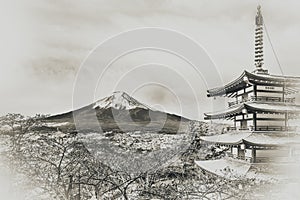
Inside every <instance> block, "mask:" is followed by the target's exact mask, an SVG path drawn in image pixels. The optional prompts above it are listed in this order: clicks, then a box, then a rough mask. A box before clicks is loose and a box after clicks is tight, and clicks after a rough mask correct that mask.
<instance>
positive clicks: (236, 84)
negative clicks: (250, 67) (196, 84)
mask: <svg viewBox="0 0 300 200" xmlns="http://www.w3.org/2000/svg"><path fill="white" fill-rule="evenodd" d="M245 75H246V71H244V72H243V73H242V74H241V75H240V76H239V77H238V78H237V79H235V80H233V81H231V82H230V83H228V84H226V85H225V86H221V87H216V88H212V89H209V90H207V96H208V97H213V96H222V95H225V94H229V93H232V92H234V91H236V90H238V89H240V88H243V87H244V86H245V85H246V82H245V81H244V76H245Z"/></svg>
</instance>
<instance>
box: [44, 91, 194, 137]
mask: <svg viewBox="0 0 300 200" xmlns="http://www.w3.org/2000/svg"><path fill="white" fill-rule="evenodd" d="M74 115H76V116H77V117H78V118H80V123H81V126H80V127H81V128H82V127H84V128H83V130H81V131H97V130H99V125H100V127H101V129H102V130H103V131H104V132H106V131H123V132H124V131H136V130H143V131H157V132H163V133H177V132H180V127H182V126H183V127H186V125H187V124H188V122H189V121H190V120H189V119H187V118H184V117H181V116H178V115H175V114H170V113H166V112H162V111H158V110H155V109H152V108H151V107H149V106H147V105H145V104H143V103H141V102H139V101H138V100H136V99H134V98H133V97H131V96H130V95H128V94H127V93H125V92H121V91H117V92H114V93H113V94H112V95H111V96H108V97H105V98H102V99H100V100H98V101H96V102H94V103H92V104H90V105H87V106H84V107H82V108H79V109H77V110H73V111H70V112H67V113H63V114H59V115H53V116H50V117H48V118H47V119H46V122H48V123H49V122H50V123H60V124H63V123H67V124H68V125H67V126H62V127H60V128H67V129H74V130H75V129H76V128H75V123H74ZM95 115H96V117H97V123H95V120H91V119H94V118H95ZM77 117H76V118H77ZM76 123H78V122H76Z"/></svg>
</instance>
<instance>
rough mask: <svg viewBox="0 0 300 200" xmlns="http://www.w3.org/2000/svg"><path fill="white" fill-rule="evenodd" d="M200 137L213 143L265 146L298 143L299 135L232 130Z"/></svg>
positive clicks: (293, 133)
mask: <svg viewBox="0 0 300 200" xmlns="http://www.w3.org/2000/svg"><path fill="white" fill-rule="evenodd" d="M200 139H201V140H203V141H206V142H209V143H215V144H226V145H238V144H242V143H244V144H249V145H252V146H265V147H267V146H285V145H290V144H299V143H300V135H299V134H297V133H295V132H261V131H234V132H229V133H225V134H221V135H213V136H202V137H200Z"/></svg>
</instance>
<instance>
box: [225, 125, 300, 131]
mask: <svg viewBox="0 0 300 200" xmlns="http://www.w3.org/2000/svg"><path fill="white" fill-rule="evenodd" d="M296 130H297V127H296V126H287V127H285V126H257V127H256V130H254V127H253V126H248V127H234V126H232V127H228V128H227V131H296Z"/></svg>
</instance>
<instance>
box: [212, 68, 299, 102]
mask: <svg viewBox="0 0 300 200" xmlns="http://www.w3.org/2000/svg"><path fill="white" fill-rule="evenodd" d="M252 85H254V86H255V85H261V86H271V87H282V89H283V92H284V94H293V93H297V92H299V90H300V77H292V76H279V75H270V74H258V73H251V72H248V71H244V72H243V73H242V74H241V75H240V76H239V77H238V78H237V79H235V80H234V81H232V82H230V83H228V84H226V85H225V86H221V87H217V88H213V89H209V90H207V96H208V97H214V96H229V97H236V95H237V92H238V91H240V90H243V89H245V90H246V89H247V88H248V87H250V86H252ZM269 89H270V88H269ZM269 89H267V90H268V91H269Z"/></svg>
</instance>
